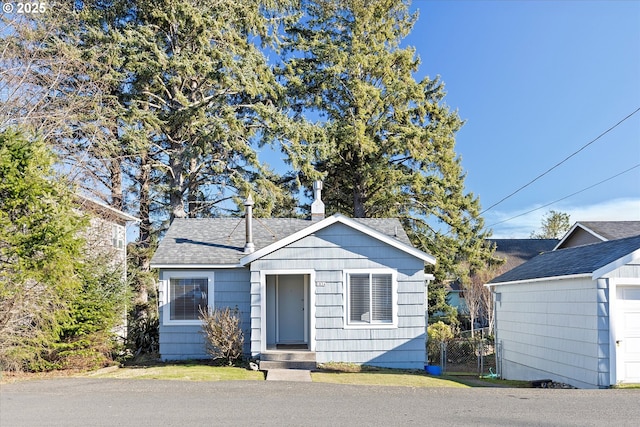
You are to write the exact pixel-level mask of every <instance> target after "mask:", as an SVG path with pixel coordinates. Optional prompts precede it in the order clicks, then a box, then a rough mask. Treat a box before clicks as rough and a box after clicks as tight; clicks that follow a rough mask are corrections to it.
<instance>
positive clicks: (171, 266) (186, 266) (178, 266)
mask: <svg viewBox="0 0 640 427" xmlns="http://www.w3.org/2000/svg"><path fill="white" fill-rule="evenodd" d="M150 267H151V268H162V269H167V270H169V269H171V270H177V269H180V270H211V269H214V268H245V266H244V265H240V264H151V266H150Z"/></svg>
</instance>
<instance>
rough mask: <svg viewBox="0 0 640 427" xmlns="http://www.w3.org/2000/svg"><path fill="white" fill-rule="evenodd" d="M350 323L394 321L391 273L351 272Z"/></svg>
mask: <svg viewBox="0 0 640 427" xmlns="http://www.w3.org/2000/svg"><path fill="white" fill-rule="evenodd" d="M347 277H348V283H347V286H348V294H349V323H392V322H393V297H392V292H393V278H392V275H391V274H371V273H363V274H359V273H358V274H349V275H348V276H347Z"/></svg>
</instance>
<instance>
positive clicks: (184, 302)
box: [169, 277, 209, 320]
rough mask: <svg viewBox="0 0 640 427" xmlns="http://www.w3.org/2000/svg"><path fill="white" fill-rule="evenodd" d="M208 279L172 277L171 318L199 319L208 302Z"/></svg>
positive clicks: (170, 288) (170, 284)
mask: <svg viewBox="0 0 640 427" xmlns="http://www.w3.org/2000/svg"><path fill="white" fill-rule="evenodd" d="M208 292H209V290H208V279H207V278H206V277H205V278H171V280H170V281H169V295H170V298H171V301H170V304H169V306H170V312H171V314H170V319H171V320H198V318H199V316H200V309H201V308H202V309H206V308H207V303H208Z"/></svg>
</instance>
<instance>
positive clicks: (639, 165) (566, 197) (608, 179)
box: [487, 110, 640, 228]
mask: <svg viewBox="0 0 640 427" xmlns="http://www.w3.org/2000/svg"><path fill="white" fill-rule="evenodd" d="M636 111H637V110H636ZM638 167H640V163H638V164H637V165H635V166H632V167H630V168H629V169H627V170H625V171H622V172H620V173H617V174H615V175H613V176H611V177H609V178H607V179H604V180H602V181H600V182H597V183H595V184H593V185H590V186H589V187H587V188H583V189H582V190H579V191H576V192H575V193H571V194H569V195H568V196H564V197H562V198H560V199H558V200H554V201H553V202H550V203H547V204H546V205H542V206H540V207H537V208H535V209H531V210H530V211H527V212H524V213H521V214H518V215H516V216H512V217H511V218H508V219H504V220H502V221H498V222H495V223H493V224H491V225H489V226H487V228H491V227H493V226H494V225H498V224H502V223H503V222H507V221H511V220H512V219H516V218H519V217H521V216H524V215H527V214H530V213H531V212H535V211H537V210H540V209H543V208H546V207H547V206H550V205H553V204H554V203H558V202H561V201H562V200H565V199H568V198H569V197H572V196H575V195H576V194H580V193H582V192H584V191H587V190H590V189H592V188H593V187H596V186H598V185H600V184H603V183H605V182H607V181H611V180H612V179H614V178H617V177H619V176H620V175H622V174H625V173H627V172H630V171H632V170H633V169H636V168H638Z"/></svg>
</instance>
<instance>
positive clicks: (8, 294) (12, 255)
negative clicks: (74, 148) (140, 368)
mask: <svg viewBox="0 0 640 427" xmlns="http://www.w3.org/2000/svg"><path fill="white" fill-rule="evenodd" d="M53 164H54V157H53V155H52V154H51V153H50V152H49V151H48V150H47V149H46V147H45V145H44V144H43V143H42V141H39V140H30V139H27V138H25V137H24V136H22V135H21V134H19V133H15V132H13V131H10V130H7V131H4V132H2V133H0V367H1V368H2V369H23V368H25V367H26V368H31V369H34V368H36V369H37V368H38V366H37V364H38V363H39V362H40V357H41V356H42V353H43V352H44V351H46V350H47V349H48V348H50V346H51V345H52V344H53V343H54V342H55V341H56V340H57V339H58V334H59V326H60V324H61V322H63V321H64V320H65V319H68V310H67V308H68V302H69V301H70V299H71V298H73V296H74V295H77V293H78V290H79V288H80V286H81V284H80V282H79V281H78V279H77V277H76V275H75V262H76V260H77V259H78V258H79V257H80V255H81V248H82V244H83V241H82V239H81V238H80V237H79V236H78V234H79V233H78V232H79V230H81V228H82V226H83V220H82V218H81V217H80V216H79V215H78V214H77V213H76V212H75V211H74V210H73V201H72V197H73V193H72V192H71V191H70V187H69V184H68V183H67V182H66V181H65V180H64V179H63V178H61V177H60V176H59V175H58V174H56V173H55V171H54V169H53Z"/></svg>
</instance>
